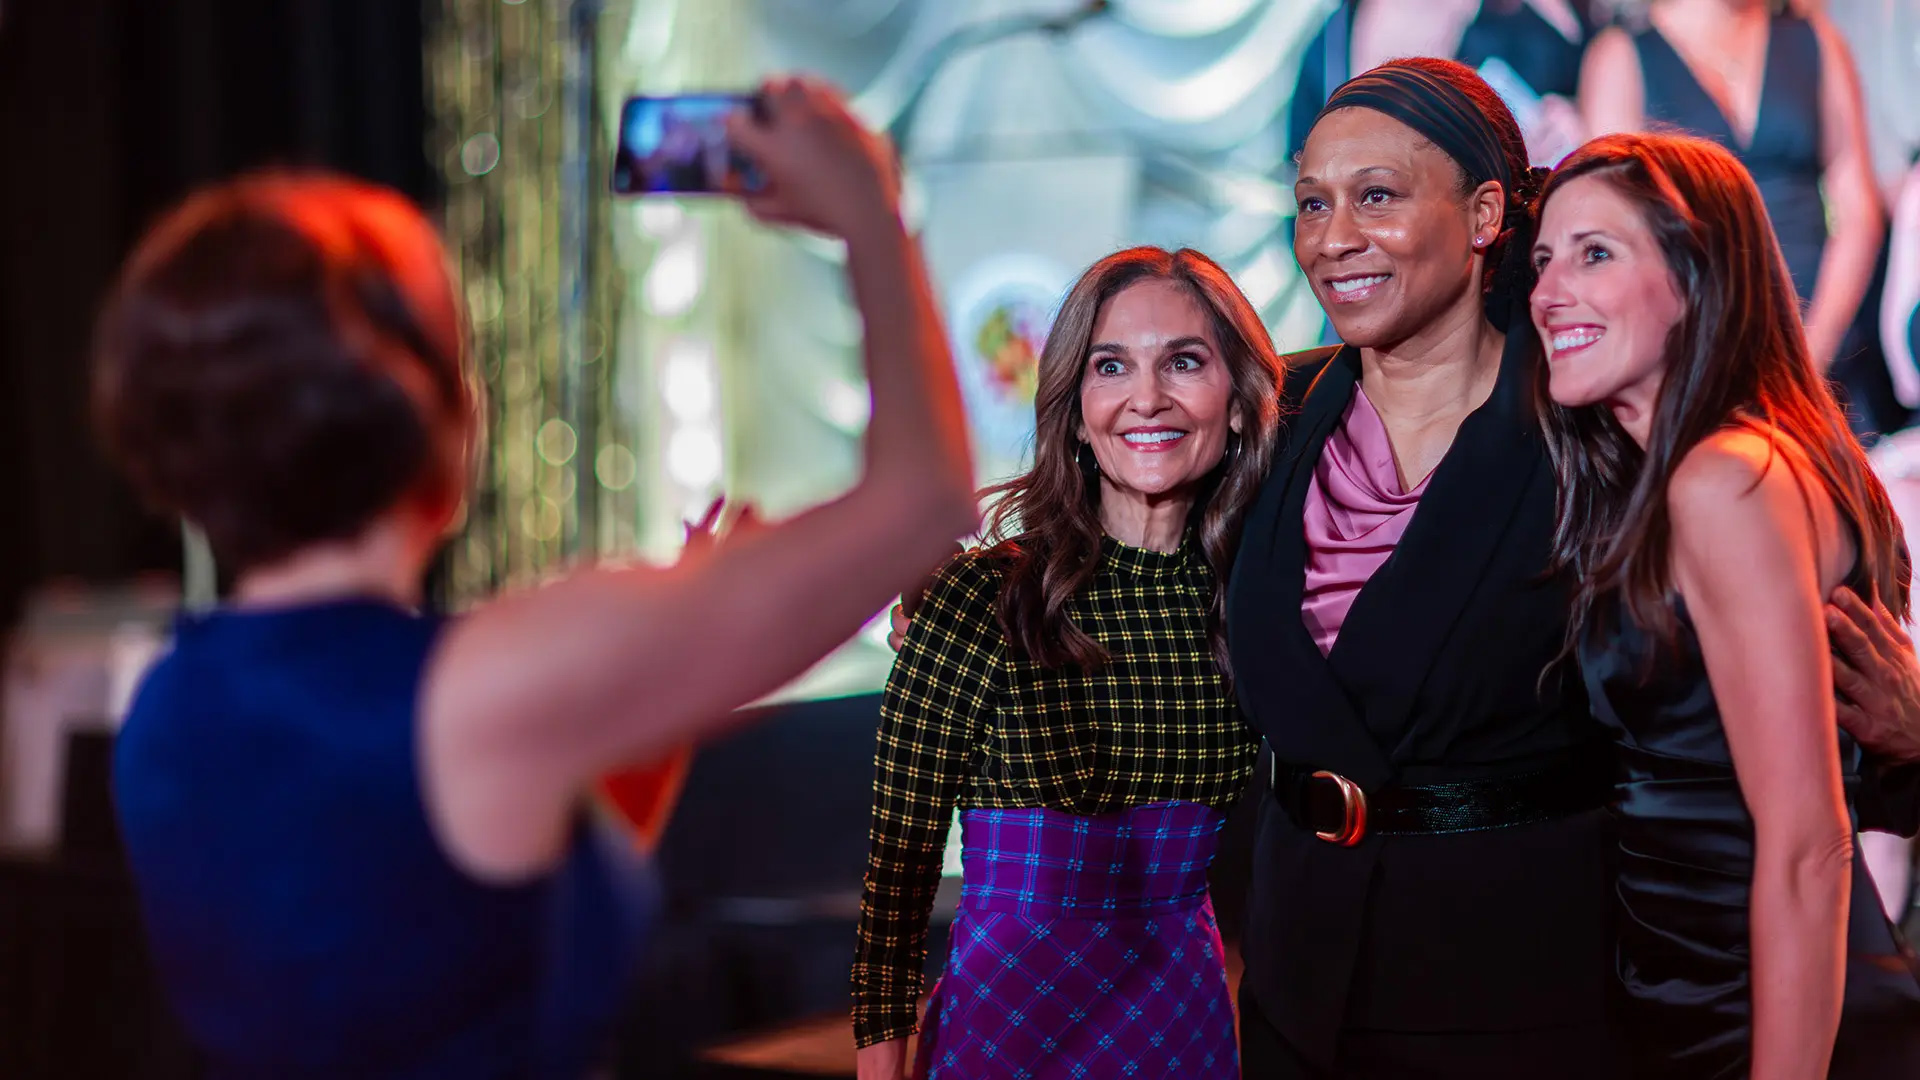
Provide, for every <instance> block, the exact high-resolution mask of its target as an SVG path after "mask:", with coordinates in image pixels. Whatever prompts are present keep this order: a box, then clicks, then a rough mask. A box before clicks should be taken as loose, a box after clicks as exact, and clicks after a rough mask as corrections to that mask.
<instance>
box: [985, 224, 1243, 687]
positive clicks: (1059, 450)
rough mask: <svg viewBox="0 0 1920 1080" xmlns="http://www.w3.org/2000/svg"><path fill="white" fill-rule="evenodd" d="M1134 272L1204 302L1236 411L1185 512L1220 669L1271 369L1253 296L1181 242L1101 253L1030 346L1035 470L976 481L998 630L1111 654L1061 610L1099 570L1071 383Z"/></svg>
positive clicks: (1090, 656) (1057, 659)
mask: <svg viewBox="0 0 1920 1080" xmlns="http://www.w3.org/2000/svg"><path fill="white" fill-rule="evenodd" d="M1142 281H1171V282H1174V283H1176V284H1178V285H1180V286H1182V287H1183V288H1185V289H1187V290H1188V291H1189V292H1191V293H1192V295H1193V297H1194V298H1195V299H1196V300H1198V301H1199V302H1200V304H1201V306H1203V307H1204V308H1206V309H1207V312H1208V315H1209V317H1210V319H1211V321H1212V323H1213V333H1214V338H1215V340H1217V341H1218V342H1219V345H1220V350H1221V353H1222V355H1223V358H1224V359H1225V361H1226V364H1227V370H1228V372H1229V374H1230V375H1231V377H1232V380H1233V397H1232V401H1231V404H1230V405H1229V409H1230V410H1231V411H1230V415H1234V416H1238V417H1239V419H1240V428H1241V430H1240V436H1239V442H1238V449H1232V448H1230V449H1229V451H1228V453H1227V457H1226V459H1225V460H1224V461H1223V462H1222V464H1221V466H1220V467H1219V468H1216V469H1215V470H1214V471H1213V473H1212V474H1211V475H1209V476H1208V477H1207V479H1206V480H1205V481H1204V482H1203V487H1202V489H1201V491H1200V492H1199V494H1198V497H1197V498H1196V499H1195V500H1194V507H1193V511H1192V519H1191V520H1192V521H1193V523H1194V524H1195V526H1197V529H1198V538H1199V544H1200V550H1201V553H1202V554H1203V555H1204V556H1205V558H1206V560H1207V563H1208V565H1210V566H1211V567H1212V568H1213V574H1214V590H1213V600H1212V605H1211V607H1210V609H1209V610H1208V613H1207V629H1208V637H1209V641H1210V644H1211V645H1212V649H1213V655H1214V659H1215V660H1216V661H1217V662H1218V663H1219V665H1220V670H1221V671H1223V672H1228V671H1230V670H1231V669H1230V667H1229V664H1228V661H1227V646H1226V630H1225V625H1226V624H1225V612H1226V593H1227V589H1226V585H1227V574H1228V571H1229V570H1230V569H1231V568H1232V566H1233V555H1234V550H1235V548H1236V547H1237V546H1238V544H1239V539H1240V525H1241V522H1242V520H1243V519H1244V518H1245V517H1246V512H1247V508H1248V506H1250V505H1251V504H1252V502H1253V499H1254V496H1255V495H1256V494H1257V493H1258V492H1259V490H1260V482H1261V481H1262V480H1263V479H1264V478H1265V476H1266V471H1267V464H1268V461H1269V460H1270V459H1271V458H1272V456H1273V448H1274V445H1275V443H1276V442H1277V441H1278V440H1279V430H1280V404H1279V387H1280V370H1281V369H1280V359H1279V357H1278V356H1277V355H1276V354H1275V353H1274V350H1273V339H1272V337H1271V336H1270V335H1269V334H1268V333H1267V328H1266V326H1265V325H1264V324H1262V323H1261V321H1260V316H1259V314H1258V313H1257V312H1255V311H1254V309H1253V305H1252V304H1251V303H1249V302H1248V301H1247V298H1246V297H1245V296H1244V295H1242V294H1241V292H1240V290H1239V288H1238V287H1237V286H1235V285H1234V283H1233V279H1232V278H1230V277H1228V276H1227V272H1226V271H1225V270H1222V269H1220V267H1219V266H1218V265H1217V264H1216V263H1214V261H1213V260H1212V259H1209V258H1207V257H1206V256H1205V255H1202V254H1200V253H1199V252H1197V251H1193V250H1191V249H1189V248H1182V249H1180V250H1179V251H1171V252H1170V251H1167V250H1165V249H1162V248H1156V247H1136V248H1128V249H1127V250H1125V251H1119V252H1115V253H1114V254H1112V255H1109V256H1107V257H1106V258H1104V259H1101V260H1100V261H1099V262H1097V263H1094V264H1093V266H1091V267H1089V268H1088V270H1087V272H1086V273H1084V274H1082V275H1080V280H1079V281H1077V282H1075V283H1074V286H1073V288H1072V290H1071V291H1069V292H1068V293H1067V298H1066V300H1065V302H1063V303H1062V304H1061V306H1060V313H1059V315H1057V316H1056V317H1055V318H1054V321H1053V328H1052V330H1050V331H1049V332H1048V334H1047V343H1046V345H1045V347H1044V348H1042V349H1041V351H1040V372H1039V385H1038V387H1037V388H1036V391H1035V395H1034V442H1033V468H1031V469H1029V470H1028V471H1027V472H1026V473H1024V474H1022V475H1020V476H1017V477H1015V478H1014V479H1012V480H1009V481H1007V482H1005V483H1003V484H998V485H995V486H993V487H991V488H988V489H987V491H986V494H987V495H988V496H989V497H996V496H997V502H996V503H995V504H994V507H993V510H992V513H991V514H990V515H989V518H988V527H987V535H988V536H989V537H992V538H994V539H996V540H998V541H999V542H998V543H997V544H996V546H995V548H994V552H995V554H996V556H998V558H999V559H1000V561H1001V563H1002V565H1003V567H1004V576H1003V579H1002V582H1001V586H1000V594H999V600H998V612H999V617H1000V628H1001V630H1002V631H1003V632H1004V633H1005V634H1006V636H1007V640H1008V642H1009V643H1011V644H1014V645H1017V646H1018V647H1019V648H1020V649H1021V650H1023V651H1024V652H1025V653H1026V654H1027V656H1028V657H1029V658H1030V659H1032V660H1034V661H1035V662H1037V663H1039V664H1041V665H1043V666H1046V667H1066V666H1069V665H1073V666H1078V667H1081V668H1083V669H1087V670H1093V669H1097V668H1098V667H1100V666H1101V665H1102V664H1104V663H1106V662H1107V660H1108V659H1109V657H1108V654H1107V650H1106V649H1105V648H1103V647H1102V646H1101V645H1100V643H1099V642H1097V641H1095V640H1094V639H1093V638H1092V637H1091V636H1090V635H1089V634H1087V632H1086V631H1084V630H1082V629H1081V628H1080V627H1078V626H1076V625H1075V624H1074V622H1073V619H1072V618H1071V617H1070V616H1069V615H1068V612H1067V603H1068V601H1070V600H1072V599H1073V596H1074V594H1075V593H1077V592H1079V591H1080V590H1081V589H1082V588H1084V587H1085V586H1086V585H1087V583H1088V582H1090V581H1092V580H1093V576H1094V573H1095V572H1096V571H1097V570H1098V569H1099V568H1100V536H1101V529H1100V480H1099V477H1098V476H1097V475H1091V474H1088V473H1084V472H1083V471H1082V470H1081V467H1080V464H1079V459H1078V453H1079V440H1078V437H1077V434H1076V433H1077V432H1078V430H1079V428H1080V386H1081V382H1082V380H1083V378H1084V377H1085V373H1086V367H1087V356H1088V353H1089V350H1090V349H1091V348H1092V345H1093V328H1094V324H1095V323H1096V322H1097V321H1098V320H1099V318H1100V311H1101V309H1102V308H1103V307H1105V306H1106V303H1107V301H1108V300H1110V299H1112V298H1113V297H1114V296H1115V295H1117V294H1119V293H1120V292H1121V291H1122V290H1124V289H1126V288H1127V287H1128V286H1130V285H1134V284H1136V283H1139V282H1142ZM1231 442H1232V440H1231V439H1229V443H1231Z"/></svg>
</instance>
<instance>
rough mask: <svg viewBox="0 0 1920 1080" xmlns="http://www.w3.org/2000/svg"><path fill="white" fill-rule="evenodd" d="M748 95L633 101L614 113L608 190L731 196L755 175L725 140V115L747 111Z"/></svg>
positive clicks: (751, 185)
mask: <svg viewBox="0 0 1920 1080" xmlns="http://www.w3.org/2000/svg"><path fill="white" fill-rule="evenodd" d="M753 108H754V99H753V96H752V95H750V94H681V95H676V96H674V97H636V98H629V99H628V100H627V104H626V108H624V109H623V110H621V113H620V142H619V146H618V148H617V149H616V150H615V152H614V162H613V190H614V193H615V194H618V195H737V194H740V193H741V192H746V191H758V190H759V189H760V187H761V186H762V183H763V181H762V179H761V177H760V174H759V173H758V172H757V171H755V169H754V168H753V165H752V163H751V162H748V161H747V160H746V159H744V158H742V157H741V156H740V155H739V154H737V153H735V152H734V150H733V148H732V147H731V146H730V145H728V142H727V126H726V124H727V117H729V116H731V115H732V114H734V113H736V112H741V111H750V110H752V109H753Z"/></svg>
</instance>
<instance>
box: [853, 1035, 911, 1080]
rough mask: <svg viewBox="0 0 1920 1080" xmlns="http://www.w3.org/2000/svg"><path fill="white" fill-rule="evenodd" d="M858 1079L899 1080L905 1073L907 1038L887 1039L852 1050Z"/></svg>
mask: <svg viewBox="0 0 1920 1080" xmlns="http://www.w3.org/2000/svg"><path fill="white" fill-rule="evenodd" d="M853 1060H854V1068H855V1070H856V1071H857V1073H858V1076H859V1080H901V1078H902V1077H904V1076H906V1075H907V1040H905V1039H889V1040H887V1041H886V1042H883V1043H874V1044H873V1045H872V1046H868V1047H863V1048H861V1049H859V1050H857V1051H855V1052H854V1055H853Z"/></svg>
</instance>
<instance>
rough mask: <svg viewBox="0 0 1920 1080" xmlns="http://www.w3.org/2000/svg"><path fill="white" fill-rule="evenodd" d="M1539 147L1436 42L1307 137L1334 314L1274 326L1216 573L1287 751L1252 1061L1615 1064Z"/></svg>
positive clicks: (1352, 96)
mask: <svg viewBox="0 0 1920 1080" xmlns="http://www.w3.org/2000/svg"><path fill="white" fill-rule="evenodd" d="M1536 179H1537V178H1536V176H1535V174H1534V173H1533V172H1531V170H1529V168H1528V165H1527V152H1526V146H1525V143H1524V142H1523V141H1522V139H1521V135H1520V129H1519V125H1518V124H1517V123H1516V122H1515V121H1514V119H1513V116H1512V114H1511V113H1510V112H1508V110H1507V108H1506V107H1505V106H1504V105H1503V104H1501V102H1500V99H1499V97H1498V96H1497V95H1496V94H1495V93H1494V92H1493V91H1492V89H1490V88H1489V87H1488V86H1487V84H1486V83H1485V82H1483V81H1481V79H1480V78H1479V77H1478V76H1477V75H1475V74H1474V73H1473V72H1472V71H1471V70H1470V69H1468V68H1466V67H1465V66H1463V65H1460V64H1456V63H1453V62H1451V61H1446V60H1433V59H1418V60H1407V61H1399V62H1395V63H1392V64H1387V65H1384V66H1382V67H1379V68H1375V69H1374V70H1373V71H1371V72H1369V73H1367V74H1365V75H1362V76H1360V77H1358V78H1356V79H1353V80H1352V81H1350V82H1348V83H1346V84H1345V85H1344V86H1342V87H1341V88H1340V89H1339V90H1338V91H1337V92H1336V93H1335V94H1334V95H1333V97H1332V98H1331V99H1330V100H1329V101H1328V103H1327V105H1326V107H1325V108H1324V109H1323V110H1322V111H1321V113H1320V115H1319V117H1318V119H1317V120H1316V122H1315V124H1314V127H1313V129H1312V132H1311V133H1310V134H1309V135H1308V137H1307V140H1306V148H1305V149H1304V150H1303V151H1302V153H1301V156H1300V173H1299V182H1298V183H1297V184H1296V186H1295V194H1296V196H1297V197H1298V203H1299V209H1298V214H1299V217H1298V225H1297V229H1296V233H1295V240H1294V254H1295V256H1296V257H1297V258H1298V259H1299V262H1300V267H1301V269H1302V270H1303V271H1304V272H1305V273H1306V275H1307V278H1308V281H1309V282H1310V283H1311V284H1312V287H1313V290H1314V293H1315V294H1316V295H1317V296H1318V297H1319V299H1320V302H1321V304H1322V306H1324V307H1325V308H1326V310H1327V315H1328V317H1329V318H1330V319H1331V320H1332V322H1333V326H1334V329H1335V331H1336V332H1337V333H1338V334H1339V335H1340V338H1341V340H1342V341H1344V342H1345V343H1346V344H1344V345H1342V346H1338V347H1335V348H1332V349H1323V350H1316V351H1314V352H1310V353H1303V354H1299V355H1298V356H1295V357H1293V358H1291V359H1292V363H1291V365H1290V368H1291V369H1292V371H1293V378H1292V380H1290V381H1292V382H1293V383H1295V384H1296V385H1304V384H1310V386H1307V388H1306V389H1305V390H1304V393H1303V394H1302V396H1301V397H1300V398H1299V400H1298V403H1297V406H1296V407H1297V410H1298V411H1297V412H1296V413H1295V414H1294V415H1293V417H1292V419H1291V422H1290V431H1289V443H1290V445H1288V446H1287V447H1286V448H1285V449H1284V450H1283V451H1282V452H1281V454H1280V456H1279V458H1278V459H1277V460H1276V461H1275V463H1274V468H1273V472H1272V475H1271V476H1270V478H1269V479H1268V481H1267V486H1266V490H1265V491H1264V492H1263V494H1262V497H1261V500H1260V501H1259V503H1257V504H1256V505H1255V507H1254V509H1253V510H1252V512H1251V515H1250V517H1249V519H1248V521H1247V526H1246V531H1245V533H1244V535H1243V540H1242V544H1241V550H1240V558H1239V562H1238V563H1237V564H1236V568H1235V574H1234V578H1233V586H1232V593H1231V595H1230V596H1229V598H1228V620H1229V626H1230V628H1231V638H1230V640H1231V645H1232V656H1233V663H1234V667H1235V669H1236V671H1239V672H1241V676H1240V683H1239V691H1240V699H1241V703H1242V705H1243V706H1244V707H1245V709H1246V711H1247V714H1248V716H1249V718H1250V719H1251V721H1252V723H1253V724H1254V726H1255V727H1257V728H1258V729H1259V730H1260V732H1261V733H1262V734H1263V735H1264V736H1265V737H1266V740H1267V748H1268V755H1267V756H1268V765H1269V767H1270V768H1271V770H1272V772H1271V775H1272V795H1273V797H1272V798H1269V799H1263V800H1261V804H1260V807H1261V809H1260V817H1259V831H1258V839H1257V840H1256V846H1255V853H1254V868H1253V897H1252V900H1251V902H1250V904H1249V911H1248V917H1247V929H1246V937H1245V941H1244V945H1243V949H1244V952H1245V958H1246V976H1245V979H1244V981H1243V982H1242V984H1241V986H1242V990H1241V1025H1242V1041H1243V1044H1244V1047H1245V1049H1244V1053H1245V1060H1246V1062H1247V1075H1249V1076H1256V1075H1257V1076H1303V1077H1304V1076H1323V1075H1324V1076H1342V1077H1346V1076H1375V1075H1378V1076H1396V1077H1398V1076H1412V1075H1419V1076H1433V1075H1445V1076H1453V1075H1460V1076H1467V1075H1472V1076H1478V1077H1493V1076H1513V1077H1529V1078H1534V1077H1542V1076H1556V1077H1578V1076H1596V1077H1599V1076H1612V1075H1615V1074H1616V1072H1615V1070H1614V1069H1613V1068H1612V1066H1611V1061H1610V1055H1609V1052H1608V1049H1607V1047H1608V1043H1609V1041H1610V1040H1609V1039H1608V1037H1607V1030H1606V1027H1605V1011H1606V994H1607V989H1608V971H1609V968H1608V959H1609V953H1608V949H1607V936H1606V912H1607V903H1606V901H1607V882H1608V876H1607V873H1608V871H1607V851H1608V848H1607V834H1606V826H1605V812H1604V810H1602V809H1601V807H1602V806H1603V804H1604V802H1605V800H1606V794H1607V772H1606V770H1607V756H1606V747H1605V743H1604V741H1603V740H1601V739H1600V738H1599V736H1598V732H1597V730H1596V728H1595V726H1594V724H1593V722H1592V721H1591V720H1590V719H1589V717H1588V715H1587V708H1586V700H1585V698H1584V697H1583V696H1582V695H1581V693H1580V690H1579V687H1578V686H1577V685H1575V684H1574V683H1572V682H1570V681H1566V682H1563V681H1561V680H1559V679H1557V678H1555V679H1551V680H1548V681H1545V682H1542V681H1541V678H1540V673H1541V671H1542V670H1543V669H1544V668H1545V667H1546V666H1547V665H1548V663H1549V662H1550V661H1551V660H1552V659H1553V657H1554V654H1555V652H1556V651H1557V649H1558V646H1559V641H1560V635H1561V634H1562V632H1563V631H1564V629H1565V626H1566V617H1567V592H1566V590H1565V589H1564V588H1563V587H1561V586H1560V585H1558V584H1556V583H1550V582H1543V581H1542V579H1541V578H1542V574H1541V572H1542V570H1543V569H1544V568H1545V566H1546V565H1547V554H1548V549H1547V543H1548V539H1549V535H1550V530H1551V528H1552V523H1553V495H1554V481H1553V474H1552V471H1551V470H1550V469H1548V468H1547V467H1546V466H1545V464H1544V457H1543V452H1542V450H1541V449H1540V444H1539V437H1538V434H1537V432H1536V430H1535V428H1534V425H1533V410H1532V405H1531V402H1530V396H1529V386H1528V385H1527V383H1526V381H1525V380H1526V375H1527V365H1526V362H1525V361H1526V355H1525V351H1524V342H1525V333H1526V306H1525V300H1526V286H1527V281H1526V279H1525V275H1526V270H1525V258H1526V253H1527V249H1528V248H1529V247H1530V246H1531V232H1530V227H1529V223H1528V221H1527V216H1526V203H1527V199H1528V197H1529V195H1530V194H1531V189H1532V188H1533V187H1534V185H1535V183H1536ZM1510 324H1511V325H1514V326H1516V327H1517V328H1518V332H1517V333H1516V334H1515V335H1513V340H1514V343H1515V347H1514V348H1513V349H1509V348H1508V337H1509V335H1508V333H1507V330H1508V327H1509V325H1510ZM1416 507H1418V508H1420V509H1419V512H1418V513H1417V514H1416V513H1415V508H1416Z"/></svg>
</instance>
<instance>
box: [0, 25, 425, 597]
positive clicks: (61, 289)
mask: <svg viewBox="0 0 1920 1080" xmlns="http://www.w3.org/2000/svg"><path fill="white" fill-rule="evenodd" d="M426 21H427V16H426V15H425V14H424V13H423V7H422V5H421V4H419V3H411V2H409V0H24V2H15V3H7V4H5V6H4V9H3V10H0V523H4V524H0V628H4V627H5V626H7V625H9V624H11V622H12V621H13V618H14V617H15V616H16V615H17V613H18V608H19V603H20V600H21V598H22V597H23V595H24V594H25V592H26V591H27V590H28V589H30V588H32V587H33V586H34V585H35V584H37V583H39V582H42V581H46V580H48V579H52V578H76V579H80V580H83V581H90V582H101V581H113V580H116V579H121V578H125V577H128V576H130V575H133V574H137V573H139V572H142V571H147V570H169V571H171V570H177V569H178V566H179V558H180V556H179V542H178V539H177V533H176V531H175V529H174V527H173V526H172V524H171V523H168V522H163V521H159V520H156V519H154V518H153V517H151V516H149V515H147V514H144V513H143V512H142V511H141V510H140V509H139V507H138V506H137V505H136V504H135V503H134V501H133V500H132V498H131V497H130V496H129V494H128V493H127V491H126V489H125V488H124V487H123V486H122V485H121V484H119V482H118V481H117V480H116V479H115V478H114V477H113V476H112V474H111V473H110V472H109V470H108V469H107V467H106V465H105V463H104V462H103V461H102V459H101V457H100V455H99V454H98V452H97V451H96V449H95V444H94V441H93V438H92V435H91V432H90V430H89V428H88V426H87V421H86V412H85V400H86V393H85V391H86V348H87V338H88V332H89V326H90V323H91V320H92V317H93V314H94V311H95V309H96V307H97V306H98V304H99V302H100V298H101V296H102V294H103V292H104V291H105V289H106V287H107V285H108V284H109V282H110V280H111V277H112V274H113V271H114V269H115V267H116V266H117V264H118V263H119V261H120V259H121V258H122V257H123V256H124V255H125V253H126V251H127V249H128V248H129V247H130V246H131V244H132V243H133V241H134V240H135V239H136V238H137V237H138V236H139V234H140V232H141V230H142V229H143V228H145V226H146V225H147V224H149V223H150V222H151V221H152V220H153V218H154V216H155V215H156V214H158V213H159V212H160V211H162V210H164V209H165V208H166V207H167V206H169V205H170V204H172V203H173V202H174V201H175V200H177V199H178V198H179V197H180V196H181V195H182V194H184V193H185V192H186V191H187V190H189V189H190V188H191V187H193V186H194V185H196V184H200V183H203V182H206V181H208V180H212V179H216V178H220V177H224V176H229V175H232V174H233V173H235V172H239V171H242V170H245V169H248V168H251V167H256V166H261V165H269V164H283V165H324V166H328V167H331V168H335V169H339V170H343V171H346V172H351V173H354V174H357V175H360V176H363V177H366V178H368V179H371V180H375V181H379V182H382V183H386V184H390V185H393V186H395V187H397V188H399V189H400V190H402V191H404V192H406V193H407V194H409V195H411V196H413V197H414V198H416V199H418V200H420V201H422V202H424V203H429V204H431V203H433V202H435V201H437V179H436V174H435V171H434V169H433V167H432V166H431V165H430V163H429V162H428V160H427V157H426V149H425V147H426V135H427V122H426V111H425V94H424V85H423V71H422V49H423V43H424V36H425V24H426Z"/></svg>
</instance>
